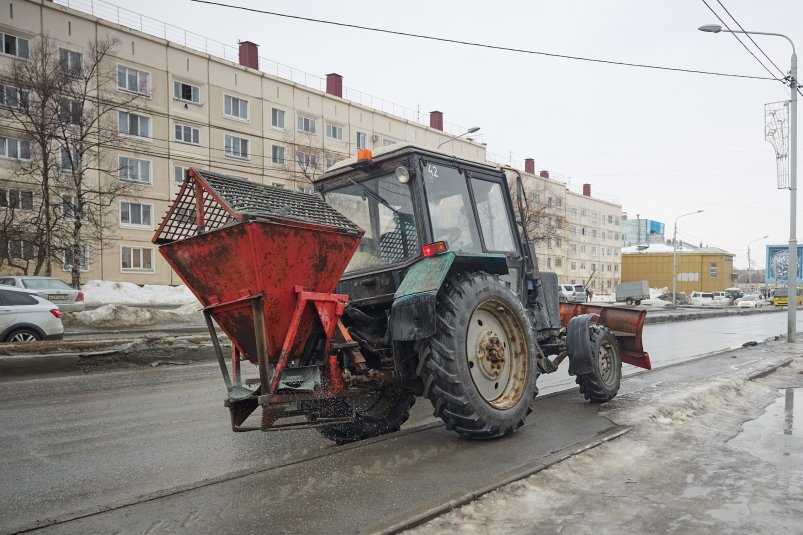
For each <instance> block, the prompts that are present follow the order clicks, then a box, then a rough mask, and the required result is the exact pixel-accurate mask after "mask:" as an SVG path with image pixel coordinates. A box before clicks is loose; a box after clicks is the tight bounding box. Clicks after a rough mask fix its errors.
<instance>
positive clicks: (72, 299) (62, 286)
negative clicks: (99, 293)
mask: <svg viewBox="0 0 803 535" xmlns="http://www.w3.org/2000/svg"><path fill="white" fill-rule="evenodd" d="M0 284H2V285H4V286H13V287H14V288H26V289H28V290H33V291H34V292H36V295H38V296H39V297H41V298H43V299H47V300H48V301H50V302H51V303H56V304H57V305H58V306H59V310H61V311H62V312H83V311H84V292H82V291H81V290H76V289H75V288H72V287H70V285H69V284H67V283H66V282H64V281H63V280H61V279H57V278H56V277H40V276H28V275H8V276H6V277H2V278H0Z"/></svg>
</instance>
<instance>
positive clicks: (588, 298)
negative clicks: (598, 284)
mask: <svg viewBox="0 0 803 535" xmlns="http://www.w3.org/2000/svg"><path fill="white" fill-rule="evenodd" d="M593 298H594V292H593V291H592V290H591V288H588V289H586V303H588V302H589V301H591V300H592V299H593Z"/></svg>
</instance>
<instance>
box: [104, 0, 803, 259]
mask: <svg viewBox="0 0 803 535" xmlns="http://www.w3.org/2000/svg"><path fill="white" fill-rule="evenodd" d="M220 1H221V2H223V3H229V4H237V5H241V6H249V7H254V8H259V9H263V10H270V11H276V12H281V13H286V14H293V15H299V16H304V17H312V18H317V19H326V20H331V21H337V22H344V23H350V24H358V25H364V26H372V27H380V28H386V29H390V30H396V31H404V32H410V33H418V34H425V35H432V36H439V37H445V38H449V39H457V40H464V41H472V42H480V43H486V44H492V45H499V46H505V47H511V48H521V49H527V50H538V51H543V52H550V53H557V54H565V55H574V56H584V57H591V58H599V59H608V60H615V61H624V62H631V63H643V64H651V65H661V66H672V67H682V68H688V69H699V70H706V71H718V72H726V73H734V74H745V75H755V76H766V77H769V74H768V73H767V71H766V70H764V69H763V68H762V67H761V65H759V63H758V62H757V61H756V60H755V59H754V58H753V57H752V56H751V55H750V54H749V53H748V52H747V51H746V50H745V49H744V48H743V47H742V46H741V45H740V44H739V43H738V42H737V41H736V39H735V38H734V36H733V35H731V34H726V33H719V34H710V33H703V32H699V31H697V27H698V26H700V25H702V24H711V23H717V24H720V23H719V21H717V19H716V17H715V16H714V15H713V14H712V13H711V11H709V9H708V8H707V7H706V5H705V4H704V3H703V1H702V0H673V1H663V2H657V1H644V0H610V1H605V2H603V1H599V0H596V1H594V0H562V1H560V2H555V1H549V2H548V1H543V0H537V1H526V2H525V1H520V2H489V1H479V0H441V1H432V0H429V1H422V0H408V1H406V2H392V3H391V2H352V1H341V2H332V1H324V0H315V1H299V0H274V1H271V2H264V1H257V0H220ZM706 1H707V2H708V4H709V5H711V7H712V8H714V9H715V10H716V11H717V13H718V14H719V15H720V16H721V17H722V18H723V19H724V20H725V21H726V22H727V23H728V25H729V26H730V27H731V28H734V29H737V28H738V27H737V26H736V24H734V23H733V21H732V20H730V19H729V18H727V14H726V13H725V10H724V9H723V7H722V5H724V7H725V8H727V9H728V11H730V13H731V14H732V15H733V16H734V17H735V18H736V20H737V21H738V22H739V23H740V24H741V25H742V27H743V28H745V29H746V30H756V31H769V32H778V33H783V34H786V35H788V36H789V37H790V38H791V39H792V40H793V41H794V42H795V44H796V45H797V47H798V49H801V50H803V2H801V1H799V0H764V1H757V0H719V1H721V2H722V5H720V3H719V1H718V0H706ZM118 3H119V4H120V5H126V7H128V8H129V9H133V10H135V11H138V12H140V13H143V14H146V15H149V16H152V17H155V18H158V19H160V20H163V21H164V22H167V23H169V24H173V25H176V26H179V27H183V28H186V29H189V30H192V31H194V32H196V33H199V34H202V35H205V36H207V37H210V38H212V39H215V40H218V41H222V42H225V43H230V44H232V45H236V43H237V41H238V40H250V41H254V42H256V43H258V44H259V45H260V49H259V51H260V56H262V57H265V58H269V59H270V60H273V61H276V62H278V63H282V64H284V65H288V66H292V67H294V68H296V69H299V70H302V71H306V72H308V73H311V74H315V75H318V76H324V75H325V74H327V73H330V72H337V73H339V74H341V75H343V77H344V84H345V85H346V86H347V87H349V88H353V89H356V90H359V91H362V92H364V93H367V94H370V95H374V96H378V97H381V98H383V99H386V100H389V101H391V102H394V103H397V104H400V105H402V106H406V107H408V108H412V109H417V108H420V110H421V111H422V112H423V113H424V114H426V113H427V112H429V111H431V110H434V109H438V110H441V111H443V112H444V114H445V120H446V121H447V122H450V123H454V124H456V125H461V126H464V127H470V126H480V127H481V128H482V130H481V133H482V134H483V136H482V140H483V141H485V142H486V143H487V144H488V152H489V154H493V155H495V156H497V157H501V158H506V159H507V158H510V159H511V160H512V162H513V163H514V164H517V163H518V164H521V162H522V161H523V159H524V158H526V157H532V158H535V162H536V167H537V168H540V169H548V170H549V171H550V173H551V174H552V176H553V177H557V178H560V179H562V180H567V181H569V182H570V184H571V185H572V186H574V187H576V188H579V187H580V186H581V185H582V184H583V183H585V182H588V183H591V184H592V192H593V194H594V195H595V196H600V197H603V198H608V199H613V200H616V201H618V202H620V203H621V204H622V209H623V210H624V211H626V212H627V213H628V214H629V215H630V217H635V216H636V213H638V214H640V216H641V217H642V218H650V219H655V220H659V221H663V222H664V223H665V224H666V233H667V236H668V237H671V234H672V225H673V222H674V220H675V218H676V217H677V216H679V215H681V214H685V213H688V212H692V211H695V210H700V209H702V210H705V212H704V213H702V214H699V215H694V216H689V217H687V218H683V219H681V220H680V221H679V223H678V236H679V237H680V238H682V239H684V240H687V241H689V242H694V243H700V242H702V243H703V244H706V245H711V246H716V247H721V248H723V249H726V250H728V251H730V252H732V253H734V254H735V255H736V258H735V266H736V267H737V268H746V267H747V244H748V242H749V241H751V240H754V239H756V238H760V237H761V236H764V235H769V239H768V240H765V241H763V242H762V241H758V242H755V243H753V245H752V246H751V257H752V260H753V267H754V268H759V269H760V268H761V267H763V263H764V245H766V244H784V243H788V240H789V197H790V196H789V190H778V189H777V183H776V168H775V155H774V150H773V148H772V146H771V145H770V144H769V143H767V142H766V141H765V140H764V104H765V103H768V102H777V101H781V100H788V98H789V90H788V87H785V86H784V85H782V84H781V83H780V82H777V81H767V80H749V79H738V78H724V77H716V76H705V75H699V74H685V73H678V72H666V71H656V70H649V69H640V68H631V67H622V66H613V65H602V64H595V63H588V62H582V61H574V60H567V59H558V58H551V57H544V56H537V55H530V54H521V53H512V52H503V51H496V50H489V49H481V48H476V47H468V46H462V45H456V44H448V43H439V42H433V41H425V40H420V39H413V38H408V37H401V36H394V35H387V34H379V33H374V32H368V31H362V30H356V29H351V28H343V27H337V26H330V25H323V24H320V23H314V22H305V21H298V20H291V19H287V18H281V17H276V16H270V15H263V14H257V13H246V12H243V11H240V10H234V9H227V8H223V7H217V6H210V5H204V4H199V3H194V2H191V1H190V0H170V1H165V0H158V1H157V0H138V1H137V2H131V3H128V2H126V3H123V2H118ZM742 39H744V40H745V41H746V42H747V44H748V45H750V46H751V48H753V49H754V47H752V43H750V42H749V41H748V40H747V39H746V38H745V37H742ZM754 39H755V40H756V42H757V43H758V44H759V45H760V46H761V48H762V49H763V50H764V51H765V52H766V53H767V54H768V55H769V57H770V58H772V60H773V61H774V62H775V64H777V65H778V66H779V67H780V68H781V69H782V70H783V71H784V73H786V72H787V71H788V70H789V66H790V58H791V47H790V46H789V44H788V43H787V42H786V41H785V40H784V39H782V38H778V37H761V36H755V37H754ZM754 51H755V49H754ZM755 53H756V55H757V56H758V57H759V58H761V59H762V60H764V63H765V64H767V66H768V67H769V68H770V69H771V70H773V71H774V72H775V74H776V76H780V74H779V73H778V72H777V71H775V69H774V67H773V66H772V65H771V64H770V63H769V61H767V60H766V58H764V56H763V55H761V54H760V53H759V52H758V51H755ZM424 117H426V115H424ZM799 145H800V143H798V146H799ZM802 200H803V199H802ZM800 204H803V203H800ZM798 219H799V217H798ZM798 240H799V241H803V237H800V236H798Z"/></svg>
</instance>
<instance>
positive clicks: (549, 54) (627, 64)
mask: <svg viewBox="0 0 803 535" xmlns="http://www.w3.org/2000/svg"><path fill="white" fill-rule="evenodd" d="M190 1H191V2H196V3H199V4H208V5H213V6H218V7H224V8H229V9H240V10H243V11H249V12H252V13H260V14H263V15H271V16H275V17H282V18H288V19H294V20H302V21H306V22H315V23H318V24H328V25H331V26H340V27H344V28H353V29H356V30H364V31H369V32H377V33H385V34H389V35H398V36H402V37H413V38H416V39H426V40H430V41H438V42H442V43H451V44H456V45H464V46H472V47H477V48H487V49H491V50H501V51H505V52H515V53H520V54H532V55H537V56H547V57H552V58H560V59H571V60H575V61H586V62H590V63H602V64H607V65H619V66H622V67H636V68H642V69H653V70H662V71H674V72H684V73H689V74H704V75H709V76H724V77H731V78H746V79H752V80H776V81H777V80H778V79H777V78H776V77H775V76H774V75H773V74H772V72H770V75H771V76H772V77H771V78H767V77H766V76H752V75H746V74H733V73H724V72H715V71H703V70H699V69H686V68H681V67H667V66H662V65H649V64H645V63H631V62H626V61H614V60H607V59H599V58H589V57H584V56H573V55H569V54H557V53H553V52H544V51H540V50H527V49H523V48H514V47H508V46H501V45H491V44H486V43H478V42H475V41H464V40H461V39H449V38H447V37H437V36H434V35H424V34H417V33H410V32H401V31H397V30H388V29H385V28H376V27H372V26H363V25H359V24H350V23H345V22H335V21H330V20H324V19H316V18H312V17H302V16H299V15H289V14H287V13H279V12H276V11H266V10H263V9H256V8H253V7H245V6H238V5H234V4H225V3H222V2H212V1H211V0H190Z"/></svg>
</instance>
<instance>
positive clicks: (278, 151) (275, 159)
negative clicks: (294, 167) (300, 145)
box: [270, 145, 284, 165]
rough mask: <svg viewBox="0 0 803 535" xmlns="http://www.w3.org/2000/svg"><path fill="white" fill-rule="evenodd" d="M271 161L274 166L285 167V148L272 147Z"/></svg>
mask: <svg viewBox="0 0 803 535" xmlns="http://www.w3.org/2000/svg"><path fill="white" fill-rule="evenodd" d="M270 160H271V163H272V164H273V165H284V147H282V146H280V145H273V146H272V147H271V156H270Z"/></svg>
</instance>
